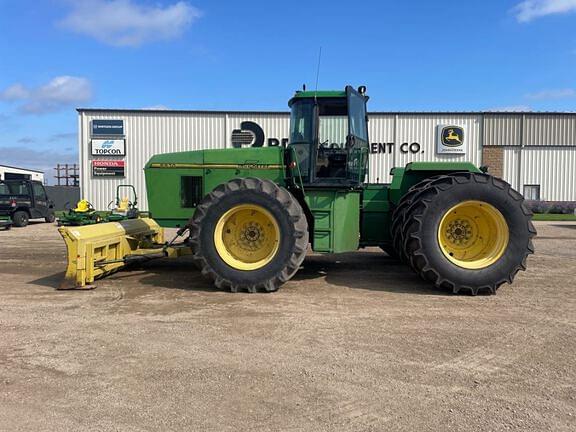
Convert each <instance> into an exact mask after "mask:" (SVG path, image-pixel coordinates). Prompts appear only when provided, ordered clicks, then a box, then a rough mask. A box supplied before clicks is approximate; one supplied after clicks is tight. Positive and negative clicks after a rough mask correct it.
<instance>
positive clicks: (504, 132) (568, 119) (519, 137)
mask: <svg viewBox="0 0 576 432" xmlns="http://www.w3.org/2000/svg"><path fill="white" fill-rule="evenodd" d="M484 145H487V146H576V114H565V113H559V114H545V113H523V114H512V113H511V114H485V116H484Z"/></svg>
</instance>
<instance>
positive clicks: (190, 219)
mask: <svg viewBox="0 0 576 432" xmlns="http://www.w3.org/2000/svg"><path fill="white" fill-rule="evenodd" d="M367 100H368V97H367V96H366V95H365V88H364V87H360V88H359V89H358V90H355V89H353V88H352V87H350V86H348V87H346V89H345V91H298V92H296V94H295V95H294V97H293V98H292V99H290V101H289V106H290V108H291V120H290V142H289V145H288V146H287V147H286V148H283V147H265V148H233V149H223V150H200V151H189V152H179V153H168V154H160V155H156V156H154V157H152V158H151V159H150V161H149V162H148V163H147V164H146V167H145V174H146V186H147V191H148V202H149V206H150V212H151V214H152V217H153V218H154V219H153V220H151V219H137V220H133V221H125V222H121V223H119V225H120V226H121V227H122V228H123V229H124V232H125V236H126V238H129V239H130V240H129V241H128V240H126V239H124V238H122V237H119V236H118V234H117V230H116V231H114V230H112V231H114V234H115V235H116V236H117V237H116V240H115V242H116V243H114V245H115V246H114V247H113V245H112V244H111V243H106V242H104V244H105V248H102V247H96V246H94V245H97V244H103V243H102V241H101V240H103V239H109V238H110V236H111V234H110V233H111V231H110V232H109V230H107V231H106V232H105V233H103V234H102V235H101V236H99V232H97V231H94V232H92V231H89V232H87V233H86V238H85V240H86V244H83V246H82V250H86V247H88V250H91V252H90V255H91V257H90V258H89V259H88V258H86V259H85V260H84V261H83V262H82V263H80V264H79V266H78V265H76V264H74V265H72V268H70V263H69V271H68V274H67V278H68V279H69V280H71V281H72V282H73V284H72V285H75V286H82V285H84V284H86V283H90V282H92V281H93V280H94V278H96V277H100V276H103V275H105V274H107V273H109V272H110V271H113V270H115V269H117V268H119V267H121V266H122V265H124V264H126V263H127V262H130V261H133V260H139V259H146V257H160V256H180V255H183V254H192V256H193V260H194V262H195V263H196V264H197V266H198V267H199V268H200V269H201V272H202V274H203V275H204V276H206V277H209V278H210V279H212V280H213V281H214V284H215V285H216V286H217V287H219V288H223V289H229V290H231V291H239V290H245V291H249V292H255V291H276V290H277V289H278V288H279V287H280V286H281V285H282V284H283V283H284V282H286V281H288V280H289V279H290V278H291V277H292V276H294V274H295V273H296V272H297V271H298V269H299V267H300V266H301V264H302V262H303V261H304V258H305V256H306V253H307V250H308V248H311V249H312V250H313V251H315V252H322V253H339V252H350V251H355V250H357V249H358V248H363V247H368V246H376V247H380V248H382V249H384V250H385V251H387V252H388V253H389V254H391V255H393V256H395V257H397V258H398V259H400V260H401V261H402V262H405V263H406V264H408V265H409V266H410V267H411V268H412V269H413V270H414V271H415V272H416V273H417V274H418V275H420V276H421V277H422V278H423V279H425V280H426V281H429V282H430V283H431V284H433V285H435V286H436V287H442V288H447V289H450V290H452V291H453V292H454V293H457V292H460V291H467V292H469V293H471V294H477V293H478V292H479V291H486V292H489V293H495V292H496V290H497V288H498V287H499V286H500V285H502V284H503V283H505V282H510V283H511V282H512V280H513V278H514V276H515V275H516V273H517V272H518V271H519V270H524V269H525V268H526V258H527V256H528V254H530V253H533V246H532V242H531V239H532V237H533V236H534V235H535V233H536V232H535V230H534V227H533V225H532V223H531V212H530V211H529V210H528V209H527V207H526V206H525V205H524V199H523V197H522V195H520V194H519V193H518V192H516V191H515V190H513V189H512V188H511V186H510V185H509V184H508V183H506V182H505V181H503V180H501V179H499V178H496V177H493V176H491V175H489V174H488V173H487V172H486V170H485V169H483V170H481V169H478V168H477V167H476V166H474V165H473V164H471V163H468V162H430V163H424V162H418V163H416V162H414V163H410V164H408V165H407V166H406V167H403V168H394V169H393V170H392V183H391V184H369V183H366V178H367V170H368V153H369V148H368V146H369V140H368V127H367V122H368V118H367V115H366V102H367ZM122 224H123V225H122ZM107 225H109V224H99V225H95V226H92V227H81V229H86V230H99V229H100V230H102V229H104V228H103V227H106V226H107ZM159 226H162V227H175V228H179V234H181V235H182V234H184V233H185V232H186V233H188V236H187V237H186V239H185V240H184V241H183V242H180V243H178V244H175V243H173V242H171V243H168V244H162V242H163V239H162V235H161V234H162V229H161V228H160V227H159ZM62 234H63V236H64V237H65V238H66V236H67V235H68V236H70V235H71V234H70V232H67V231H66V230H65V229H64V232H63V233H62ZM91 236H93V237H94V239H93V241H92V240H90V237H91ZM135 239H136V240H137V241H135ZM78 240H81V239H79V238H75V239H72V240H70V241H68V242H67V243H68V245H69V255H70V257H71V259H72V260H74V259H75V256H76V255H77V256H84V255H82V254H78V245H77V244H75V243H76V242H77V241H78ZM91 241H92V246H90V242H91ZM98 242H100V243H98ZM90 247H92V249H90ZM94 248H96V249H97V251H96V252H95V250H96V249H94ZM111 250H112V252H111ZM94 262H96V263H97V264H96V265H94ZM86 269H88V270H86ZM79 273H81V275H80V276H79Z"/></svg>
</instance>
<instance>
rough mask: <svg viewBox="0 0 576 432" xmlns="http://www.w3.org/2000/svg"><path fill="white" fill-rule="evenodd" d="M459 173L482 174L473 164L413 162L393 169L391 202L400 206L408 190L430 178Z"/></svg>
mask: <svg viewBox="0 0 576 432" xmlns="http://www.w3.org/2000/svg"><path fill="white" fill-rule="evenodd" d="M457 171H460V172H461V171H468V172H480V170H479V169H478V168H477V167H476V165H474V164H473V163H471V162H411V163H409V164H408V165H406V167H405V168H392V184H391V185H390V194H389V197H390V201H391V202H392V203H393V204H398V201H400V199H401V198H402V197H403V196H404V194H405V193H406V192H408V189H410V188H411V187H412V186H414V185H415V184H417V183H420V182H421V181H422V180H424V179H426V178H428V177H433V176H435V175H438V174H448V173H450V172H457Z"/></svg>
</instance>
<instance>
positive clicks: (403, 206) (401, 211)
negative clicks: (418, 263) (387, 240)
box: [386, 176, 440, 264]
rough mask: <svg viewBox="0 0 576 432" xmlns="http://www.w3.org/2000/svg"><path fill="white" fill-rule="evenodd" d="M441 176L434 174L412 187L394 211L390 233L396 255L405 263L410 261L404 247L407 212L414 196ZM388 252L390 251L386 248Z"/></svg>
mask: <svg viewBox="0 0 576 432" xmlns="http://www.w3.org/2000/svg"><path fill="white" fill-rule="evenodd" d="M438 177H440V176H434V177H430V178H427V179H426V180H423V181H421V182H419V183H417V184H415V185H414V186H412V187H411V188H410V189H408V192H406V193H405V194H404V196H403V197H402V198H401V199H400V201H399V202H398V205H397V206H396V208H395V209H394V212H393V213H392V225H391V229H390V231H391V232H390V234H391V237H392V245H391V247H392V249H393V250H394V253H395V256H396V257H397V258H398V259H399V260H400V261H401V262H403V263H404V264H406V263H408V256H407V255H406V251H405V249H404V246H403V245H404V235H403V233H404V226H405V224H406V213H407V210H408V209H409V208H410V206H411V205H412V202H413V200H414V197H416V196H417V195H418V194H419V193H420V192H421V191H422V190H424V189H426V188H427V187H428V185H429V184H430V182H432V181H434V180H436V179H437V178H438ZM386 252H388V251H387V250H386Z"/></svg>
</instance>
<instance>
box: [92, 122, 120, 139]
mask: <svg viewBox="0 0 576 432" xmlns="http://www.w3.org/2000/svg"><path fill="white" fill-rule="evenodd" d="M92 136H124V120H92Z"/></svg>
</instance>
